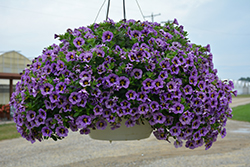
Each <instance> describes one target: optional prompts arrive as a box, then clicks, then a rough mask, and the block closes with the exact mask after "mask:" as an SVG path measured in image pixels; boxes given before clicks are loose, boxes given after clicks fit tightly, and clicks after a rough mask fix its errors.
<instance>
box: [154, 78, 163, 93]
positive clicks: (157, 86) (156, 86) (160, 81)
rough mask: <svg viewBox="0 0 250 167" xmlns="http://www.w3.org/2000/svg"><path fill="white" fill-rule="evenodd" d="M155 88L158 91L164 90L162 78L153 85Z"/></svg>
mask: <svg viewBox="0 0 250 167" xmlns="http://www.w3.org/2000/svg"><path fill="white" fill-rule="evenodd" d="M152 85H153V87H154V88H155V89H156V90H158V89H160V88H163V80H162V79H160V78H157V79H155V80H154V81H153V83H152Z"/></svg>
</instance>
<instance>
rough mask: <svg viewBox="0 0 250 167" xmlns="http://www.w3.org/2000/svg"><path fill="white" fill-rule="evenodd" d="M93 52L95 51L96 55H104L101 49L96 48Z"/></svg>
mask: <svg viewBox="0 0 250 167" xmlns="http://www.w3.org/2000/svg"><path fill="white" fill-rule="evenodd" d="M95 52H96V54H97V56H98V57H104V55H105V52H104V51H103V50H101V49H96V50H95Z"/></svg>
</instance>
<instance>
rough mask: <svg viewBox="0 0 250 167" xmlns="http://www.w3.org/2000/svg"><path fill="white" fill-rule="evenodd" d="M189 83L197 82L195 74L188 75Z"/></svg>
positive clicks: (194, 83)
mask: <svg viewBox="0 0 250 167" xmlns="http://www.w3.org/2000/svg"><path fill="white" fill-rule="evenodd" d="M189 84H191V85H194V86H195V85H196V84H197V76H190V77H189Z"/></svg>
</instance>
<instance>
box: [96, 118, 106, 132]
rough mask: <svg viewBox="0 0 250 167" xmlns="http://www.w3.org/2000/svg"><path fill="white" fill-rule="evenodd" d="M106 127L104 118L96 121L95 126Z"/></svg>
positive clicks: (98, 127) (102, 128)
mask: <svg viewBox="0 0 250 167" xmlns="http://www.w3.org/2000/svg"><path fill="white" fill-rule="evenodd" d="M106 127H107V122H106V121H104V120H100V121H98V122H97V123H96V128H97V129H101V130H104V129H105V128H106Z"/></svg>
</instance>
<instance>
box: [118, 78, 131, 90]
mask: <svg viewBox="0 0 250 167" xmlns="http://www.w3.org/2000/svg"><path fill="white" fill-rule="evenodd" d="M129 84H130V81H129V79H128V78H127V77H125V76H121V77H120V78H119V85H120V87H123V88H125V89H127V88H128V86H129Z"/></svg>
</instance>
